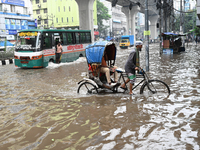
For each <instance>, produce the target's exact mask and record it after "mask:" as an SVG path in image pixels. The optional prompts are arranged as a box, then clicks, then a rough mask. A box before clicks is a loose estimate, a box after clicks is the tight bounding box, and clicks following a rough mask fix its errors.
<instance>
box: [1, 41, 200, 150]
mask: <svg viewBox="0 0 200 150" xmlns="http://www.w3.org/2000/svg"><path fill="white" fill-rule="evenodd" d="M199 49H200V45H198V46H197V47H195V46H192V45H189V47H186V51H185V52H182V53H180V54H173V55H171V56H170V55H160V54H159V45H158V43H157V44H151V45H150V48H149V55H150V60H149V66H150V67H149V70H150V71H149V72H148V74H149V76H150V77H151V78H153V79H159V80H162V81H164V82H166V83H167V84H168V85H169V87H170V90H171V95H169V96H168V97H167V98H165V99H160V98H159V97H156V96H155V97H154V96H150V97H145V96H143V95H140V94H139V88H137V89H136V90H135V91H134V93H135V95H133V96H129V95H128V94H122V93H118V94H101V95H89V96H82V95H78V94H77V88H78V84H77V83H78V82H79V81H80V80H81V79H83V78H84V77H86V74H87V63H86V59H85V58H80V59H78V60H77V61H75V62H72V63H61V64H53V63H50V64H49V66H48V67H47V68H43V69H20V68H15V66H14V64H10V65H6V66H0V76H1V78H0V113H1V116H0V149H2V150H7V149H8V150H44V149H46V150H49V149H52V150H63V149H69V150H99V149H100V150H119V149H120V150H121V149H123V150H132V149H138V150H152V149H153V150H160V149H175V150H183V149H186V150H191V149H194V150H199V149H200V57H199V56H200V50H199ZM130 52H131V49H128V50H123V49H122V50H121V49H118V52H117V58H116V65H117V66H118V67H119V68H124V65H125V62H126V60H127V58H128V55H129V53H130ZM140 61H141V66H142V67H143V68H144V69H146V67H145V47H143V50H142V52H141V54H140Z"/></svg>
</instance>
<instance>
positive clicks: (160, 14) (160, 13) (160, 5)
mask: <svg viewBox="0 0 200 150" xmlns="http://www.w3.org/2000/svg"><path fill="white" fill-rule="evenodd" d="M158 3H159V4H158V5H159V16H160V18H159V32H160V54H162V39H161V33H162V31H161V22H162V20H161V19H162V12H161V11H162V10H161V7H162V3H161V0H159V1H158Z"/></svg>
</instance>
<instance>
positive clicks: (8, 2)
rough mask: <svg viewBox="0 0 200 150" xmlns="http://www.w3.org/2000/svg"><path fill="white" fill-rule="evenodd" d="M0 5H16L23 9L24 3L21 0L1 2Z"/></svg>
mask: <svg viewBox="0 0 200 150" xmlns="http://www.w3.org/2000/svg"><path fill="white" fill-rule="evenodd" d="M1 3H4V4H10V5H17V6H22V7H24V6H25V5H24V1H23V0H1Z"/></svg>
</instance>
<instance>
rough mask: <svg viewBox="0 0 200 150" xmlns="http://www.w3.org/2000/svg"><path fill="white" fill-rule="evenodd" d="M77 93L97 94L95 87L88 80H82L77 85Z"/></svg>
mask: <svg viewBox="0 0 200 150" xmlns="http://www.w3.org/2000/svg"><path fill="white" fill-rule="evenodd" d="M77 93H79V94H84V95H89V94H97V93H98V90H97V87H96V86H95V85H94V84H92V83H90V82H83V83H81V84H80V85H79V87H78V90H77Z"/></svg>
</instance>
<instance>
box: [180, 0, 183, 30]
mask: <svg viewBox="0 0 200 150" xmlns="http://www.w3.org/2000/svg"><path fill="white" fill-rule="evenodd" d="M180 10H181V11H180V33H182V32H183V28H182V26H183V16H182V15H183V14H182V10H183V9H182V0H180Z"/></svg>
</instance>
